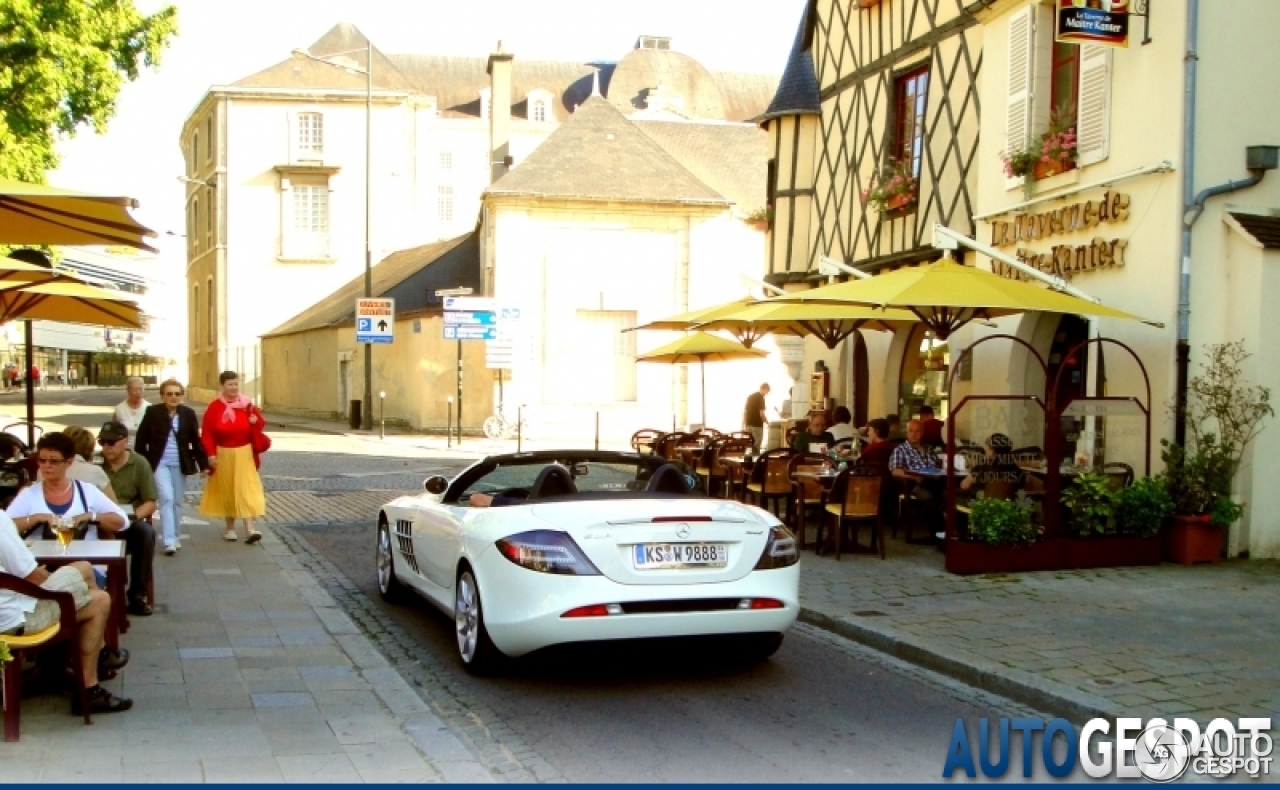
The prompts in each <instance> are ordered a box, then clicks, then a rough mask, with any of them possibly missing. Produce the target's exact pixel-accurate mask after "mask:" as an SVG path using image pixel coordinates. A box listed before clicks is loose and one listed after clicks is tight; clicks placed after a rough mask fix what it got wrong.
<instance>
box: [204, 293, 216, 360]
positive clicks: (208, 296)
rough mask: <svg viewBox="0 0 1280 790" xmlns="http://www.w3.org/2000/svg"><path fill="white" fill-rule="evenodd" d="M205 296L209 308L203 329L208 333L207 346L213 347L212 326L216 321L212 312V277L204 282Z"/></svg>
mask: <svg viewBox="0 0 1280 790" xmlns="http://www.w3.org/2000/svg"><path fill="white" fill-rule="evenodd" d="M205 297H206V299H207V300H208V302H209V309H208V315H209V318H208V320H207V321H205V329H206V330H207V334H208V341H207V342H208V344H209V347H210V348H213V327H214V325H215V324H217V323H218V322H217V320H216V319H215V318H214V312H213V278H212V277H210V278H209V279H208V281H207V283H206V284H205Z"/></svg>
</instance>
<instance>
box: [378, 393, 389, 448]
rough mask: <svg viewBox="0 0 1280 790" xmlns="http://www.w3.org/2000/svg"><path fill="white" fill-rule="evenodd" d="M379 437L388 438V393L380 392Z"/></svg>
mask: <svg viewBox="0 0 1280 790" xmlns="http://www.w3.org/2000/svg"><path fill="white" fill-rule="evenodd" d="M378 411H379V416H378V438H379V439H385V438H387V393H385V392H379V393H378Z"/></svg>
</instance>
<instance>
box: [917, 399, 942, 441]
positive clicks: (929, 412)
mask: <svg viewBox="0 0 1280 790" xmlns="http://www.w3.org/2000/svg"><path fill="white" fill-rule="evenodd" d="M920 425H921V426H922V427H923V428H924V443H925V444H927V445H928V446H930V447H941V446H943V445H944V444H946V443H947V441H946V439H945V438H943V431H944V430H945V429H946V427H947V423H946V422H945V421H943V420H939V419H938V418H936V417H934V416H933V407H932V406H930V405H929V404H927V403H926V404H925V405H923V406H921V407H920Z"/></svg>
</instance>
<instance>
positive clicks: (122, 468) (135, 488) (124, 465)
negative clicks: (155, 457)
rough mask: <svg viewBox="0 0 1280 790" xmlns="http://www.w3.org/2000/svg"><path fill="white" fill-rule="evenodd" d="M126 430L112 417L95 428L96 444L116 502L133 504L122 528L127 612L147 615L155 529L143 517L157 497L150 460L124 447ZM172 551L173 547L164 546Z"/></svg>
mask: <svg viewBox="0 0 1280 790" xmlns="http://www.w3.org/2000/svg"><path fill="white" fill-rule="evenodd" d="M128 438H129V429H128V428H127V427H125V426H124V424H123V423H119V422H116V421H114V420H112V421H111V422H108V423H105V424H103V426H102V430H100V431H98V444H100V445H102V460H103V464H102V469H103V471H105V472H106V473H107V477H108V478H109V479H110V480H111V490H112V491H115V493H116V501H117V502H119V503H121V504H124V505H131V506H132V507H133V518H132V519H131V520H130V524H129V528H128V529H127V530H125V532H124V535H125V538H124V539H125V540H126V541H128V543H129V549H128V551H129V554H130V556H131V557H132V558H133V559H132V561H131V562H130V564H129V614H136V615H138V616H139V617H147V616H148V615H150V614H151V605H150V604H148V603H147V588H148V587H149V586H150V584H151V579H152V565H153V563H154V562H155V556H156V530H155V527H153V526H151V523H150V522H149V521H147V520H146V519H147V518H149V517H150V516H151V515H152V514H153V513H155V512H156V504H157V502H159V500H160V493H159V491H160V490H159V488H157V487H156V476H155V473H154V472H153V471H151V462H150V461H148V460H147V459H146V458H144V457H143V456H142V455H141V454H140V453H136V452H134V451H133V450H130V449H128V445H127V444H126V443H125V441H126V440H127V439H128ZM165 554H173V549H172V548H168V549H165Z"/></svg>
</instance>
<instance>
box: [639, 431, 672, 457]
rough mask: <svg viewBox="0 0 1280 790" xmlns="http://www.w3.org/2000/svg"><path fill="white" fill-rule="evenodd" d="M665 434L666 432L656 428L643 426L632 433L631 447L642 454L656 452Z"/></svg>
mask: <svg viewBox="0 0 1280 790" xmlns="http://www.w3.org/2000/svg"><path fill="white" fill-rule="evenodd" d="M663 436H666V434H665V433H663V432H662V431H659V430H658V429H656V428H641V429H640V430H638V431H636V432H635V433H633V434H631V449H632V450H635V451H636V452H637V453H640V454H641V455H650V454H652V453H655V452H657V448H658V446H659V444H660V443H661V441H662V437H663Z"/></svg>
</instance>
